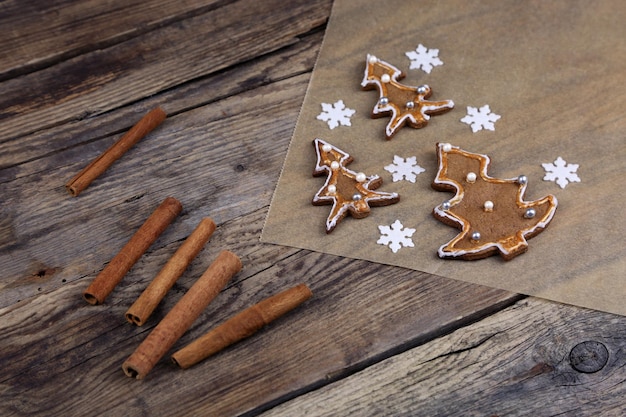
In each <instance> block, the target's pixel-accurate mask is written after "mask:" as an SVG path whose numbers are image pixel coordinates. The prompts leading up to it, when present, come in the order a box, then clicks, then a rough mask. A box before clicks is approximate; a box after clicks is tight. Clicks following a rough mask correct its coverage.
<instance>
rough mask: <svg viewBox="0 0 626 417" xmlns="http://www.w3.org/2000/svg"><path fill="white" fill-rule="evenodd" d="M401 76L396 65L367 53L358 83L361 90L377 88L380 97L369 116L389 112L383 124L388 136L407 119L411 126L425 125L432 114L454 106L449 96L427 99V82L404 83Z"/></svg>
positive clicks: (428, 95) (429, 90)
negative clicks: (389, 116) (425, 83)
mask: <svg viewBox="0 0 626 417" xmlns="http://www.w3.org/2000/svg"><path fill="white" fill-rule="evenodd" d="M402 78H404V73H403V72H402V71H400V70H399V69H398V68H396V67H394V66H393V65H391V64H389V63H387V62H385V61H382V60H380V59H378V58H376V57H375V56H373V55H369V54H368V55H367V61H366V63H365V75H364V76H363V81H361V87H362V88H363V89H364V90H371V89H374V88H378V92H379V98H378V102H377V103H376V105H375V106H374V108H373V110H372V118H378V117H384V116H388V115H391V120H389V123H388V124H387V127H386V128H385V135H386V137H387V139H391V138H392V137H393V136H394V135H395V134H396V133H397V132H398V130H399V129H400V128H401V127H402V126H404V125H405V124H407V123H408V124H409V126H411V127H414V128H421V127H424V126H426V125H427V124H428V120H429V119H430V116H431V115H434V114H439V113H443V112H446V111H448V110H450V109H452V108H453V107H454V102H453V101H452V100H442V101H428V100H426V99H428V98H429V97H430V96H431V94H432V89H431V88H430V87H429V86H428V85H421V86H419V87H411V86H406V85H404V84H400V83H399V82H398V80H401V79H402Z"/></svg>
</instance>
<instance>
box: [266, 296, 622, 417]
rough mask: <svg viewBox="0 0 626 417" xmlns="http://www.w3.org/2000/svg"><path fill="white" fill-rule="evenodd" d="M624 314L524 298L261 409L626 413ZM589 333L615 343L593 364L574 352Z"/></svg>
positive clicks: (275, 414)
mask: <svg viewBox="0 0 626 417" xmlns="http://www.w3.org/2000/svg"><path fill="white" fill-rule="evenodd" d="M625 322H626V320H624V318H623V317H620V316H611V315H607V314H604V313H599V312H594V311H590V310H583V309H574V308H572V307H569V306H565V305H561V304H556V303H552V302H549V301H544V300H540V299H535V298H530V299H526V300H523V301H520V302H519V303H517V304H516V305H514V306H511V307H510V308H508V309H506V310H503V311H502V312H500V313H498V314H495V315H493V316H491V317H489V318H486V319H484V320H482V321H480V322H478V323H475V324H473V325H471V326H467V327H464V328H462V329H459V330H457V331H455V332H453V333H452V334H450V335H448V336H445V337H442V338H439V339H437V340H435V341H433V342H431V343H428V344H426V345H424V346H420V347H416V348H414V349H411V350H409V351H407V352H404V353H403V354H401V355H398V356H395V357H393V358H390V359H388V360H385V361H381V362H380V363H378V364H376V365H374V366H372V367H370V368H368V369H366V370H364V371H363V372H359V373H357V374H354V375H352V376H350V377H348V378H345V379H343V380H341V381H339V382H337V383H335V384H331V385H328V386H326V387H324V388H322V389H320V390H318V391H316V392H313V393H311V394H308V395H304V396H301V397H299V398H297V399H295V400H292V401H290V402H288V403H286V404H283V405H281V406H279V407H276V408H275V409H274V410H271V411H269V412H267V413H264V414H263V416H264V417H279V416H294V415H306V416H322V415H324V416H327V415H342V416H343V415H345V416H347V415H350V416H463V417H466V416H557V415H558V416H598V415H602V416H615V417H618V416H623V415H624V414H625V413H626V404H625V403H624V396H625V395H626V385H625V384H624V372H623V369H624V366H626V327H625V326H624V324H625ZM587 340H592V341H597V342H600V343H602V344H603V345H604V346H606V348H607V350H608V352H609V359H608V362H607V364H606V365H605V366H604V367H603V368H602V369H601V370H599V371H598V372H595V373H581V372H578V371H576V370H575V369H574V368H573V367H572V363H571V360H570V352H571V350H572V349H573V348H574V347H575V346H576V345H577V344H578V343H580V342H584V341H587Z"/></svg>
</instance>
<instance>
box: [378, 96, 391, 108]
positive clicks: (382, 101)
mask: <svg viewBox="0 0 626 417" xmlns="http://www.w3.org/2000/svg"><path fill="white" fill-rule="evenodd" d="M387 104H389V99H388V98H387V97H381V98H379V99H378V105H380V106H386V105H387Z"/></svg>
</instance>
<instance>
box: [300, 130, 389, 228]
mask: <svg viewBox="0 0 626 417" xmlns="http://www.w3.org/2000/svg"><path fill="white" fill-rule="evenodd" d="M313 146H314V147H315V153H316V154H317V163H316V164H315V169H314V170H313V176H320V175H324V174H326V175H327V178H326V182H325V183H324V185H323V186H322V188H320V189H319V191H318V192H317V193H316V194H315V196H314V197H313V201H312V203H313V205H316V206H319V205H324V204H332V206H333V207H332V208H331V210H330V214H329V215H328V219H327V220H326V233H330V232H332V231H333V229H334V228H335V227H336V226H337V224H339V222H340V221H341V220H342V219H343V218H344V217H345V216H346V215H347V214H348V213H350V215H351V216H352V217H354V218H356V219H360V218H363V217H366V216H367V215H368V214H369V213H370V206H372V207H373V206H386V205H389V204H394V203H397V202H398V201H400V196H399V195H398V194H396V193H385V192H379V191H373V190H375V189H376V188H378V187H380V185H381V184H382V182H383V180H382V179H381V178H380V177H379V176H378V175H372V176H367V175H365V174H364V173H362V172H355V171H352V170H350V169H348V168H346V166H347V165H348V164H349V163H350V162H352V157H351V156H350V155H349V154H347V153H345V152H344V151H342V150H341V149H339V148H337V147H335V146H333V145H331V144H329V143H327V142H325V141H323V140H322V139H315V140H314V141H313Z"/></svg>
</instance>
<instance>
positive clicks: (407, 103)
mask: <svg viewBox="0 0 626 417" xmlns="http://www.w3.org/2000/svg"><path fill="white" fill-rule="evenodd" d="M414 107H415V103H413V102H412V101H407V102H406V108H407V109H412V108H414Z"/></svg>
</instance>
